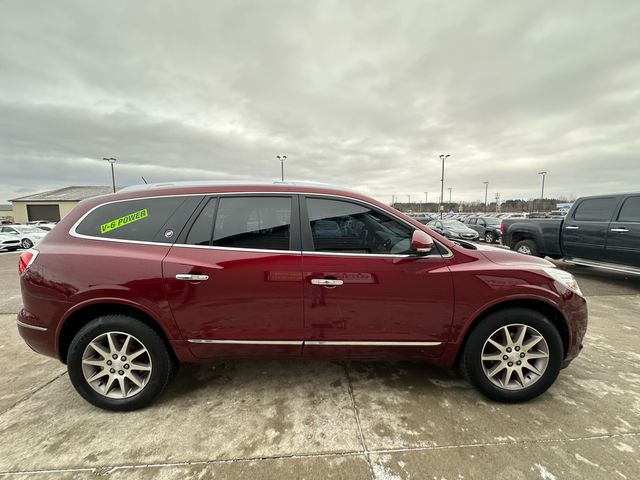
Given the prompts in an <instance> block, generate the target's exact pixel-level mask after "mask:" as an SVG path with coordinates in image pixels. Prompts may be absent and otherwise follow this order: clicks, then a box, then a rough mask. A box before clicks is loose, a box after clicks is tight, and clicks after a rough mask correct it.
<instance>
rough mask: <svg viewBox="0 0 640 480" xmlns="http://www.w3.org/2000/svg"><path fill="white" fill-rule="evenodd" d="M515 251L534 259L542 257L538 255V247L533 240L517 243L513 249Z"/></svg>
mask: <svg viewBox="0 0 640 480" xmlns="http://www.w3.org/2000/svg"><path fill="white" fill-rule="evenodd" d="M513 249H514V250H515V251H516V252H518V253H522V254H523V255H531V256H533V257H539V256H540V254H539V253H538V246H537V245H536V242H534V241H533V240H520V241H519V242H518V243H516V246H515V247H513Z"/></svg>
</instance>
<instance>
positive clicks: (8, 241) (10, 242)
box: [0, 227, 20, 251]
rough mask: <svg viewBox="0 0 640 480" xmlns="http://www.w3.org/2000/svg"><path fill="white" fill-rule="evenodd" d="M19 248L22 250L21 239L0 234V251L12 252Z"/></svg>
mask: <svg viewBox="0 0 640 480" xmlns="http://www.w3.org/2000/svg"><path fill="white" fill-rule="evenodd" d="M0 228H1V227H0ZM18 248H20V239H18V238H16V237H15V235H9V234H8V233H1V232H0V250H8V251H12V250H17V249H18Z"/></svg>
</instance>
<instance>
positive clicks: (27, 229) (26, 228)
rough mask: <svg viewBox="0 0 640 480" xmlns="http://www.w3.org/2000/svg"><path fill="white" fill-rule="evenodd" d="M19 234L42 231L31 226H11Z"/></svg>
mask: <svg viewBox="0 0 640 480" xmlns="http://www.w3.org/2000/svg"><path fill="white" fill-rule="evenodd" d="M12 226H13V228H15V229H16V230H17V231H18V232H20V233H42V232H43V231H42V230H41V229H39V228H38V227H33V226H31V225H19V226H17V225H12Z"/></svg>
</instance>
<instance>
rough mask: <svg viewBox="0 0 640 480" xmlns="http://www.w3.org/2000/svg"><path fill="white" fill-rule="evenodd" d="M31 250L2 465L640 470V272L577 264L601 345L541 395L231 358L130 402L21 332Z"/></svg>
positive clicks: (431, 371) (2, 261) (369, 472)
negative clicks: (498, 398) (77, 380)
mask: <svg viewBox="0 0 640 480" xmlns="http://www.w3.org/2000/svg"><path fill="white" fill-rule="evenodd" d="M17 257H18V254H17V253H6V254H3V253H0V292H1V294H0V327H2V331H3V333H4V334H3V335H2V337H1V338H0V365H1V366H2V369H1V370H0V478H38V479H40V478H41V479H93V478H110V479H137V478H145V479H146V478H148V479H156V478H161V479H163V478H180V479H187V478H189V479H190V478H215V479H236V478H237V479H240V478H242V479H244V478H265V479H271V478H272V479H276V478H277V479H282V478H287V479H288V478H298V479H303V478H304V479H325V478H330V479H333V478H340V479H370V478H375V479H380V480H393V479H409V478H412V479H431V478H434V479H463V478H464V479H470V478H483V479H484V478H512V479H521V478H523V479H527V478H542V479H545V480H549V479H555V478H557V479H561V478H589V479H600V478H602V479H612V478H622V479H624V478H628V479H634V478H640V373H639V372H638V369H637V365H638V363H639V362H640V349H639V347H638V345H640V277H627V276H624V275H617V274H612V273H606V272H600V271H595V270H588V269H585V268H580V267H570V268H567V267H564V266H563V267H562V268H567V269H568V270H570V271H571V272H572V273H574V274H575V275H576V276H577V277H578V279H579V282H580V286H581V288H582V290H583V292H584V293H585V295H586V296H588V297H589V308H590V325H589V332H588V334H587V339H586V345H585V349H584V351H583V353H582V355H581V356H580V357H579V358H578V359H576V360H575V361H574V362H573V364H572V365H571V366H570V367H569V368H568V369H566V370H563V372H562V373H561V374H560V377H559V379H558V381H557V382H556V384H555V385H554V386H553V387H552V388H551V389H550V390H549V392H547V393H546V394H545V395H543V396H542V397H539V398H538V399H535V400H533V401H531V402H529V403H526V404H518V405H502V404H497V403H493V402H490V401H487V400H485V399H484V398H483V397H481V396H480V395H479V394H478V393H477V392H476V391H475V390H474V389H472V388H471V387H470V386H469V385H468V384H466V383H465V382H464V381H462V380H460V379H459V378H458V377H457V376H456V375H455V374H454V373H452V372H448V371H444V370H439V369H436V368H431V367H427V366H424V365H420V364H410V363H349V364H344V363H340V362H299V363H295V362H294V363H291V362H288V363H284V362H269V363H265V362H224V363H218V364H215V365H202V366H190V367H186V368H183V369H182V370H181V371H180V373H179V375H178V377H177V378H176V380H175V381H174V383H173V384H172V385H171V387H170V388H169V390H168V391H167V392H166V393H165V394H164V396H163V397H162V398H161V399H160V400H159V401H158V402H156V403H155V404H154V405H153V406H152V407H150V408H148V409H146V410H143V411H138V412H133V413H127V414H115V413H108V412H104V411H101V410H98V409H95V408H93V407H91V406H90V405H89V404H87V403H86V402H84V401H83V400H82V399H81V398H80V397H79V396H78V395H77V394H76V393H75V391H74V390H73V388H72V387H71V385H70V383H69V380H68V378H67V374H66V370H65V368H64V366H63V365H61V364H59V363H58V362H56V361H55V360H52V359H48V358H45V357H42V356H40V355H37V354H35V353H33V352H31V351H30V350H29V349H28V347H26V345H25V344H24V343H23V342H22V340H21V339H20V338H19V336H18V334H17V331H16V328H15V314H16V312H17V311H18V309H19V307H20V294H19V286H18V280H17V277H18V276H17V268H16V265H17Z"/></svg>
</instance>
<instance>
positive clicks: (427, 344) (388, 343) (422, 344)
mask: <svg viewBox="0 0 640 480" xmlns="http://www.w3.org/2000/svg"><path fill="white" fill-rule="evenodd" d="M187 341H188V342H189V343H198V344H220V345H303V344H304V345H315V346H352V347H437V346H438V345H442V342H397V341H384V340H383V341H350V340H344V341H343V340H209V339H204V338H190V339H189V340H187Z"/></svg>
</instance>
